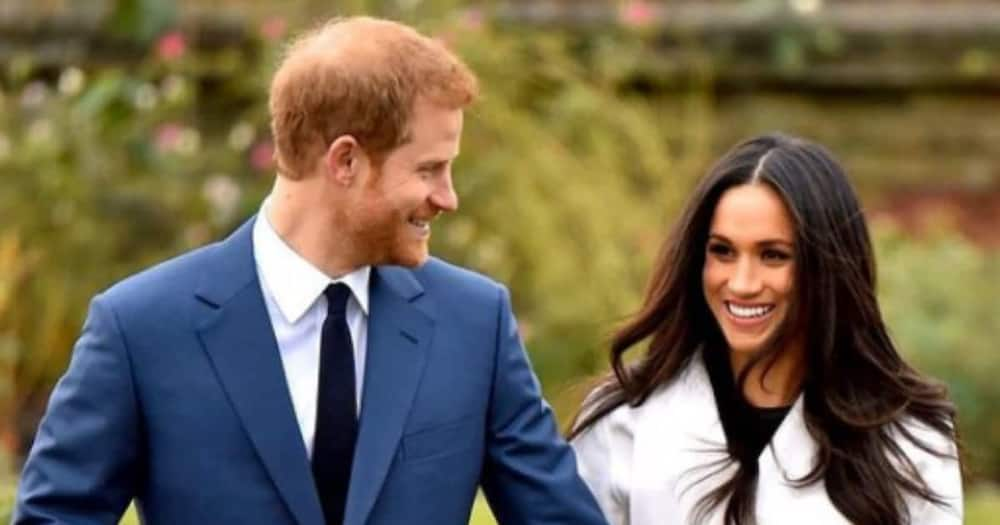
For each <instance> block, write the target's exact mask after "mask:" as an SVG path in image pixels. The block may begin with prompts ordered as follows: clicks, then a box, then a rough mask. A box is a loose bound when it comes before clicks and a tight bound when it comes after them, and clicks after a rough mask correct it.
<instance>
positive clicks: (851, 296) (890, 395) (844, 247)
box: [570, 134, 958, 525]
mask: <svg viewBox="0 0 1000 525" xmlns="http://www.w3.org/2000/svg"><path fill="white" fill-rule="evenodd" d="M749 183H763V184H767V185H769V187H771V188H772V189H774V190H775V191H776V192H778V194H779V195H780V196H781V197H782V199H783V201H784V203H785V205H786V206H787V208H788V210H789V212H790V214H791V215H792V217H793V221H794V222H795V231H796V239H795V267H796V275H795V283H796V285H795V288H796V290H797V293H796V296H795V298H794V301H793V302H794V304H793V306H792V308H790V312H792V315H791V318H790V319H789V320H788V321H787V322H786V323H785V324H784V325H783V328H782V329H781V330H779V335H778V338H777V339H776V340H775V341H772V344H771V345H768V347H767V349H766V350H765V351H762V352H760V353H758V354H757V355H755V356H754V358H752V359H751V361H750V363H749V364H748V365H747V366H746V367H745V368H744V370H743V372H742V373H741V374H740V377H739V379H738V385H739V386H738V391H742V384H743V382H744V381H745V379H746V376H747V372H748V371H749V370H750V369H751V368H752V367H754V366H755V365H757V364H760V363H762V362H764V361H765V360H766V367H765V371H766V370H767V369H768V368H770V366H771V365H772V364H773V363H774V360H775V359H776V358H777V353H779V352H780V351H782V349H783V348H782V347H783V346H784V345H782V344H781V339H782V338H784V337H787V336H788V332H789V331H790V330H792V326H796V327H799V328H798V329H795V332H796V333H799V334H801V337H802V338H803V342H804V348H805V349H806V355H805V360H806V372H805V377H804V378H803V384H802V388H803V394H804V400H803V403H804V404H803V410H804V417H805V422H806V427H807V430H808V432H809V434H810V435H811V436H812V438H813V439H814V440H815V441H816V443H817V445H818V450H819V453H818V454H817V457H816V463H815V465H814V467H813V469H812V470H811V471H810V472H809V473H808V474H806V475H805V476H804V477H802V478H801V479H797V480H794V481H795V482H796V483H797V484H798V486H806V485H809V484H812V483H816V482H819V481H820V480H822V481H823V482H825V486H826V490H827V493H828V494H829V497H830V499H831V501H832V502H833V504H834V506H835V507H836V508H837V509H838V510H839V511H840V512H841V514H843V515H844V516H845V517H846V518H847V519H848V520H849V521H851V522H852V523H856V524H859V525H867V524H873V525H874V524H886V523H893V524H894V523H908V522H909V518H910V517H909V515H908V512H907V508H906V505H905V501H904V497H905V496H907V495H914V496H917V497H919V498H923V499H925V500H928V501H930V502H933V503H934V504H939V505H943V504H944V503H945V502H944V501H943V499H942V498H941V497H940V496H939V495H938V494H936V493H935V492H934V491H933V490H932V489H931V487H930V486H928V484H927V482H926V480H924V479H922V478H921V476H920V474H919V473H918V472H917V469H916V467H915V466H914V465H913V463H912V461H910V460H909V459H908V458H907V457H906V455H905V454H904V451H903V448H902V447H901V445H900V442H899V437H900V436H902V437H904V438H905V439H907V440H909V441H911V442H912V443H914V444H915V445H916V446H917V447H920V448H921V449H923V450H926V451H927V452H929V453H931V454H934V455H937V456H940V457H944V456H946V455H947V454H948V453H949V452H948V451H941V450H936V449H934V448H933V447H931V446H930V445H928V444H927V443H925V442H924V441H922V440H921V439H920V438H918V437H917V436H915V435H914V434H913V433H912V432H911V430H910V429H911V428H912V426H908V425H905V424H904V423H907V422H914V421H915V422H917V423H919V424H923V425H926V426H927V427H929V428H931V429H933V430H934V431H936V432H939V433H940V434H941V435H943V436H945V437H947V438H948V439H950V440H953V441H955V442H956V443H957V442H958V438H957V435H956V433H955V408H954V405H953V404H952V403H951V402H950V401H949V400H948V396H947V390H946V388H945V387H944V386H943V385H941V384H939V383H937V382H934V381H932V380H930V379H928V378H926V377H924V376H922V375H921V374H920V373H919V372H917V371H916V370H915V369H913V368H912V367H910V366H909V365H908V364H907V363H906V362H904V361H903V359H902V358H901V357H900V355H899V353H898V352H897V351H896V348H895V346H894V345H893V343H892V341H891V340H890V338H889V335H888V333H887V332H886V327H885V324H884V322H883V320H882V315H881V312H880V311H879V306H878V301H877V299H876V296H875V259H874V256H873V253H872V246H871V240H870V238H869V234H868V227H867V224H866V222H865V218H864V214H863V212H862V210H861V207H860V205H859V203H858V199H857V197H856V196H855V194H854V191H853V189H852V188H851V185H850V183H849V182H848V180H847V177H846V176H845V175H844V172H843V170H842V169H841V168H840V166H839V165H838V164H837V162H836V161H835V160H833V157H832V156H831V155H830V154H829V153H828V152H827V151H826V150H825V149H824V148H823V147H821V146H819V145H816V144H813V143H810V142H807V141H804V140H801V139H798V138H794V137H788V136H785V135H780V134H771V135H765V136H761V137H756V138H753V139H750V140H748V141H746V142H743V143H742V144H739V145H737V146H736V147H735V148H733V149H732V150H730V151H729V152H728V153H727V154H726V155H725V156H724V157H723V158H722V159H721V160H720V161H719V162H718V164H716V165H715V166H714V167H713V168H712V169H711V170H710V172H709V173H708V175H707V176H706V177H705V178H704V179H703V180H702V181H701V182H700V184H699V185H698V186H697V188H696V189H695V191H694V195H693V196H692V198H691V199H690V201H689V203H688V205H687V207H686V209H685V210H684V211H683V213H682V215H681V217H680V219H679V221H678V222H677V224H676V225H675V227H674V229H673V231H672V234H671V236H670V237H669V239H668V240H667V242H666V243H665V245H664V247H663V250H662V252H661V253H660V256H659V259H658V261H657V263H656V265H655V267H654V270H653V273H652V277H651V279H650V282H649V285H648V288H647V291H646V295H645V298H644V301H643V304H642V307H641V309H640V310H639V312H638V313H637V314H636V315H635V316H634V317H633V318H632V319H631V320H630V321H628V322H627V323H626V324H624V325H623V326H622V327H621V328H619V329H618V330H617V332H616V333H615V334H614V335H613V337H612V340H611V352H610V357H611V367H612V371H613V375H611V376H610V377H609V378H608V379H607V380H606V381H605V382H603V383H602V385H601V386H600V387H599V388H598V390H597V391H596V393H595V394H594V395H592V396H591V398H589V400H588V402H587V403H586V406H585V407H584V409H583V410H582V411H581V413H580V414H579V415H578V416H577V421H576V422H575V423H574V425H573V429H572V431H571V434H570V436H571V437H575V436H576V435H578V434H580V433H581V432H582V431H584V430H585V429H587V428H588V427H590V426H591V425H593V424H594V423H595V422H596V421H598V420H600V419H601V418H603V417H604V416H606V415H607V414H608V413H610V412H611V411H612V410H614V409H615V408H617V407H619V406H621V405H624V404H628V405H630V406H633V407H635V406H639V405H641V404H643V403H644V402H645V401H646V399H647V398H648V397H649V396H650V394H652V393H653V392H654V391H655V390H657V389H658V388H659V387H661V386H663V385H665V384H667V383H669V382H670V381H672V380H673V379H674V378H676V377H677V375H678V374H679V373H680V372H681V371H682V370H683V369H684V368H685V367H686V366H687V365H688V364H689V363H690V362H691V360H692V358H693V357H694V356H695V355H696V354H697V352H698V351H699V349H702V348H705V347H706V346H712V345H713V344H715V343H716V342H718V341H725V339H724V337H723V336H722V333H721V331H720V329H719V327H718V324H717V322H716V320H715V319H714V317H713V316H712V313H711V311H710V310H709V308H708V306H707V304H706V302H705V297H704V295H703V291H702V268H703V266H704V263H705V245H706V242H707V241H708V233H709V226H710V224H711V220H712V215H713V213H714V211H715V207H716V204H717V203H718V202H719V199H720V198H721V196H722V194H723V193H725V192H726V190H728V189H730V188H732V187H734V186H738V185H741V184H749ZM647 340H648V342H649V346H648V350H647V352H646V353H645V355H643V356H642V357H641V358H639V359H638V360H637V361H636V362H634V363H631V364H626V363H625V359H624V358H625V354H626V352H627V351H628V350H630V349H632V348H635V347H636V346H637V345H638V344H639V343H641V342H643V341H647ZM665 453H667V451H665ZM728 453H729V460H730V461H732V462H734V463H735V464H736V465H737V469H736V472H735V474H734V475H733V476H732V477H731V478H730V479H729V480H727V481H726V482H724V483H723V484H722V485H720V486H718V487H715V488H714V489H713V490H712V491H711V492H709V493H708V494H707V495H706V496H705V497H704V498H703V499H702V500H701V501H700V504H699V505H698V508H697V509H696V510H697V515H698V516H700V517H704V516H705V515H706V514H707V513H708V512H709V511H711V509H712V508H715V507H716V506H718V505H721V504H723V503H726V509H725V523H726V524H727V525H728V524H735V525H742V524H752V523H755V522H756V519H755V511H754V501H755V496H756V494H755V492H756V483H757V472H756V464H754V465H744V464H741V463H740V462H739V461H738V457H739V456H738V455H737V453H735V452H734V450H733V448H732V447H730V448H729V450H728Z"/></svg>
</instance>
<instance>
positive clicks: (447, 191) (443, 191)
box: [431, 172, 458, 211]
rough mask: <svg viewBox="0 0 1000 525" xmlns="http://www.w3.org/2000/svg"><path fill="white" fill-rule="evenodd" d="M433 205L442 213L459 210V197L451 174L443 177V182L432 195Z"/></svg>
mask: <svg viewBox="0 0 1000 525" xmlns="http://www.w3.org/2000/svg"><path fill="white" fill-rule="evenodd" d="M431 204H433V205H434V206H435V207H437V208H438V209H440V210H441V211H455V210H457V209H458V195H457V194H456V193H455V186H454V184H452V181H451V172H449V173H447V174H446V175H445V176H444V177H441V182H439V183H438V185H437V186H436V187H435V188H434V191H433V192H432V193H431Z"/></svg>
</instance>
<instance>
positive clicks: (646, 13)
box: [618, 0, 656, 27]
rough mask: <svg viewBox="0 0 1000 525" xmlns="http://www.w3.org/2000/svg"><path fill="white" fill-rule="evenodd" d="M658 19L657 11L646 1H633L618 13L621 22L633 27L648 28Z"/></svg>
mask: <svg viewBox="0 0 1000 525" xmlns="http://www.w3.org/2000/svg"><path fill="white" fill-rule="evenodd" d="M655 17H656V9H655V8H654V7H653V4H652V3H651V2H647V1H646V0H631V1H629V2H628V3H626V4H625V5H624V6H622V9H621V11H620V12H619V13H618V18H619V20H621V22H622V23H623V24H625V25H627V26H631V27H646V26H648V25H650V24H651V23H652V22H653V19H654V18H655Z"/></svg>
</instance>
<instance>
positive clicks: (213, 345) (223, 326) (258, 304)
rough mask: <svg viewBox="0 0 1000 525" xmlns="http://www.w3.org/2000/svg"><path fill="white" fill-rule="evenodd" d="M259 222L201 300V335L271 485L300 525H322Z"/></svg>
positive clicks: (234, 247) (229, 251) (225, 252)
mask: <svg viewBox="0 0 1000 525" xmlns="http://www.w3.org/2000/svg"><path fill="white" fill-rule="evenodd" d="M252 224H253V220H251V221H249V222H248V223H246V224H244V225H243V226H242V227H241V228H240V229H239V230H238V231H237V232H236V233H234V234H233V235H232V236H231V237H230V238H229V239H227V240H226V241H224V242H223V243H221V244H219V245H217V246H215V247H214V248H210V249H215V250H217V251H218V254H217V256H216V257H215V259H213V260H214V261H215V262H217V263H218V266H217V267H215V268H212V269H210V270H209V271H207V272H206V275H205V278H204V280H203V282H202V285H201V287H200V288H199V290H198V292H197V296H198V298H199V299H200V300H201V301H202V302H203V303H205V304H206V306H207V307H208V308H207V310H208V311H207V312H206V313H205V314H204V315H203V316H202V322H201V324H200V325H199V328H198V331H199V335H200V337H201V341H202V343H203V345H204V347H205V351H206V352H207V354H208V357H209V359H210V360H211V362H212V365H213V366H214V367H215V371H216V374H217V375H218V378H219V382H220V383H221V384H222V387H223V389H225V391H226V393H227V395H228V397H229V400H230V402H231V403H232V405H233V408H234V410H235V411H236V413H237V415H238V416H239V418H240V420H241V421H242V423H243V426H244V428H245V429H246V432H247V435H248V436H249V438H250V441H251V442H252V443H253V446H254V448H255V450H256V452H257V454H258V456H259V457H260V459H261V462H262V463H263V464H264V466H265V468H266V469H267V472H268V474H269V475H270V477H271V480H272V481H273V482H274V485H275V486H276V487H277V489H278V492H279V494H280V495H281V496H282V498H283V499H284V501H285V504H286V505H287V506H288V508H289V510H290V511H291V513H292V514H293V515H294V516H295V518H296V520H297V521H298V522H299V523H300V524H303V525H307V524H308V525H313V524H315V525H320V524H322V523H323V514H322V509H321V507H320V504H319V498H318V496H317V495H316V489H315V486H314V484H313V480H312V473H311V469H310V467H309V459H308V456H307V453H306V449H305V444H304V443H303V442H302V434H301V432H300V431H299V427H298V423H297V422H296V419H295V409H294V407H293V405H292V401H291V398H290V396H289V393H288V385H287V383H286V380H285V375H284V369H283V368H282V365H281V358H280V355H279V352H278V346H277V342H276V341H275V338H274V332H273V329H272V328H271V321H270V318H269V316H268V313H267V307H266V305H265V303H264V298H263V296H262V294H261V291H260V284H259V281H258V278H257V271H256V265H255V263H254V258H253V242H252V235H251V232H252V230H253V228H252Z"/></svg>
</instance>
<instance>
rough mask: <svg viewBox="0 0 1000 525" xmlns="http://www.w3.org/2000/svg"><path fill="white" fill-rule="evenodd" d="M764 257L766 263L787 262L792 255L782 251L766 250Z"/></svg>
mask: <svg viewBox="0 0 1000 525" xmlns="http://www.w3.org/2000/svg"><path fill="white" fill-rule="evenodd" d="M762 257H763V259H764V260H765V261H775V262H781V261H787V260H789V259H791V258H792V256H791V255H789V254H787V253H785V252H783V251H780V250H765V251H764V253H763V255H762Z"/></svg>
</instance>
